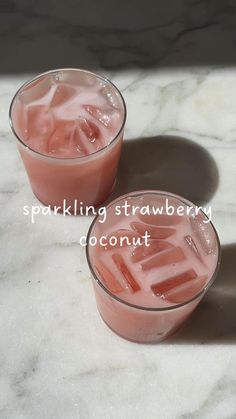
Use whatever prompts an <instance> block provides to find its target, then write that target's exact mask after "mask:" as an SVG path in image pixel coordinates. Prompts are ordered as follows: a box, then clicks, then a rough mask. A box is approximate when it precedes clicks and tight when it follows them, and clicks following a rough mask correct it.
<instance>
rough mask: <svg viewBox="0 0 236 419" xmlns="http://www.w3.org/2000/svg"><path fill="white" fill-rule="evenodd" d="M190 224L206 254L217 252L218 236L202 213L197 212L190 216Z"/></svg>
mask: <svg viewBox="0 0 236 419" xmlns="http://www.w3.org/2000/svg"><path fill="white" fill-rule="evenodd" d="M190 224H191V227H192V230H193V232H194V233H195V234H196V236H197V238H198V240H199V243H200V244H201V246H202V249H203V251H204V253H205V254H206V255H209V254H210V253H213V252H215V250H216V238H215V234H214V231H213V229H212V227H211V224H209V223H204V218H203V216H202V215H200V214H197V215H195V216H191V217H190Z"/></svg>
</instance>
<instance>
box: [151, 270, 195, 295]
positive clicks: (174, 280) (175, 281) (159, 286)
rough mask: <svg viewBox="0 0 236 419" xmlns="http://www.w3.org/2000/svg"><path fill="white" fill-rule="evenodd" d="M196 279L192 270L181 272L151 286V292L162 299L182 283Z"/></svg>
mask: <svg viewBox="0 0 236 419" xmlns="http://www.w3.org/2000/svg"><path fill="white" fill-rule="evenodd" d="M196 277H197V274H196V272H195V271H194V269H189V270H188V271H185V272H182V273H180V274H177V275H175V276H172V277H170V278H167V279H164V280H163V281H160V282H157V283H156V284H153V285H152V286H151V289H152V292H153V293H154V294H155V295H158V297H164V298H165V296H166V294H167V293H168V292H169V291H171V290H172V289H173V288H176V287H178V286H180V285H183V284H184V283H186V282H188V281H191V280H193V279H194V278H196Z"/></svg>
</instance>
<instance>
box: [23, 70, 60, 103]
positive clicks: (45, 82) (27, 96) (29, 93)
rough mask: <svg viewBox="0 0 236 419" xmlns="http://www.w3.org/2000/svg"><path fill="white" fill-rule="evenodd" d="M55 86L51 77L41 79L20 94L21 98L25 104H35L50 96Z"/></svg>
mask: <svg viewBox="0 0 236 419" xmlns="http://www.w3.org/2000/svg"><path fill="white" fill-rule="evenodd" d="M54 87H55V85H54V83H53V80H52V78H51V76H49V75H48V76H45V77H43V78H39V79H36V80H34V81H33V82H31V83H30V84H28V86H26V87H25V88H24V89H23V90H22V92H20V94H19V98H20V100H21V102H22V103H24V104H33V102H36V101H39V100H40V99H42V98H44V96H46V95H48V94H49V93H50V92H51V91H52V90H53V89H54Z"/></svg>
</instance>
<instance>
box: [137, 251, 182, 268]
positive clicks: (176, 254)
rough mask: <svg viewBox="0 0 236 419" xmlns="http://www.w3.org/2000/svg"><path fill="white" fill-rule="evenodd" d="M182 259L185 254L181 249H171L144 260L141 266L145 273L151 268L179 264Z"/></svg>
mask: <svg viewBox="0 0 236 419" xmlns="http://www.w3.org/2000/svg"><path fill="white" fill-rule="evenodd" d="M184 259H185V254H184V252H183V250H182V249H181V247H172V248H170V249H167V250H164V251H163V252H160V253H157V254H156V255H155V256H153V257H151V258H150V259H147V260H145V261H144V262H143V263H142V264H141V266H142V269H143V270H144V271H147V270H149V269H152V268H160V267H162V266H165V265H171V264H173V263H177V262H181V261H182V260H184Z"/></svg>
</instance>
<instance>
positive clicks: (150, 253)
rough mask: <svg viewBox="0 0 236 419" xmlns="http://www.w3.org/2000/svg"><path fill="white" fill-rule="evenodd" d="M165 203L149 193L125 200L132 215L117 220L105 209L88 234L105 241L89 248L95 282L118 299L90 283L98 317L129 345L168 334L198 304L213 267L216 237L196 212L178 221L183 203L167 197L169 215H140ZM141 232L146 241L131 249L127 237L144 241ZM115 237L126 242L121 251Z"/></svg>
mask: <svg viewBox="0 0 236 419" xmlns="http://www.w3.org/2000/svg"><path fill="white" fill-rule="evenodd" d="M126 200H127V197H126ZM165 200H166V198H164V196H163V195H158V194H155V193H150V194H147V193H146V194H144V195H143V194H141V195H139V194H138V195H137V196H132V197H129V198H128V202H129V203H130V204H131V205H132V207H134V206H135V207H137V208H138V210H137V211H136V214H134V215H129V216H125V215H124V214H121V215H120V216H117V215H115V209H114V208H115V206H114V205H111V206H110V207H109V208H108V211H107V219H106V221H105V223H99V222H96V223H95V225H94V228H93V229H92V231H91V233H90V234H91V235H95V236H96V237H101V236H105V237H106V238H107V240H108V242H109V243H108V244H106V246H101V245H100V244H99V245H97V246H95V247H94V246H90V247H89V259H90V263H91V266H92V269H93V270H94V273H95V275H96V276H97V278H98V279H99V281H101V283H102V284H103V286H104V287H105V288H106V289H107V290H108V291H109V293H110V294H112V295H113V296H115V297H117V298H118V299H119V300H120V301H118V300H116V299H114V298H112V296H111V295H110V294H109V293H106V292H105V291H104V289H103V288H102V287H101V285H100V284H99V283H98V282H96V281H95V282H94V286H95V292H96V297H97V303H98V308H99V311H100V313H101V316H102V317H103V319H104V320H105V322H106V323H107V324H108V325H109V326H110V327H111V328H112V329H113V330H114V331H116V332H117V333H118V334H119V335H121V336H123V337H126V338H128V339H131V340H135V341H158V340H162V339H164V338H165V337H167V336H168V335H170V334H171V333H173V331H174V330H175V329H176V328H177V327H178V326H179V325H180V324H181V323H182V322H183V320H185V318H186V317H188V315H189V314H190V313H191V312H192V310H193V309H194V308H195V307H196V305H197V304H198V303H199V301H200V300H201V298H202V296H203V294H201V295H199V297H197V298H195V299H194V297H196V296H197V295H198V294H200V293H201V291H202V290H204V288H205V287H206V286H207V284H208V283H209V281H210V280H211V278H212V277H213V275H214V272H215V270H216V266H217V263H218V257H219V254H218V253H219V251H218V241H217V238H216V233H215V231H214V229H213V227H212V225H211V224H210V223H204V221H206V220H207V218H206V216H205V215H204V214H203V213H202V212H201V213H200V214H198V215H196V214H194V213H193V211H192V214H190V215H187V214H186V213H185V214H184V215H181V216H178V215H177V208H178V206H180V205H183V202H181V201H179V200H178V199H177V198H176V197H173V196H171V195H170V196H169V197H168V202H169V204H172V205H173V207H174V208H175V214H174V215H173V216H170V215H167V214H166V213H164V214H163V215H153V213H151V214H150V215H147V214H146V215H142V214H140V210H141V208H143V207H144V206H146V205H148V204H149V205H151V206H154V207H158V208H160V207H162V206H163V205H164V204H165ZM122 201H123V202H124V198H122ZM119 205H120V202H119ZM184 206H185V209H186V205H184ZM145 232H147V233H148V234H149V235H150V238H148V240H146V241H145V240H144V239H142V240H141V244H140V245H136V246H135V245H134V244H133V243H134V242H131V241H132V238H133V237H134V236H135V239H137V237H138V235H139V236H140V237H144V234H145ZM111 237H113V239H111ZM114 237H115V238H117V243H115V239H114ZM121 237H123V238H124V237H128V238H129V240H130V245H122V246H121V241H120V239H121ZM110 239H111V240H112V243H113V244H115V246H113V245H111V243H110ZM124 243H125V244H127V243H128V242H127V240H124V239H123V242H122V244H124ZM147 244H149V245H150V246H147ZM191 299H194V300H193V301H191V302H188V301H189V300H191ZM125 303H128V304H131V305H133V306H136V307H133V306H132V307H131V306H129V305H127V304H125ZM185 303H187V304H185ZM181 304H183V305H182V306H181ZM178 305H179V307H177V306H178ZM150 309H151V310H150Z"/></svg>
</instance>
